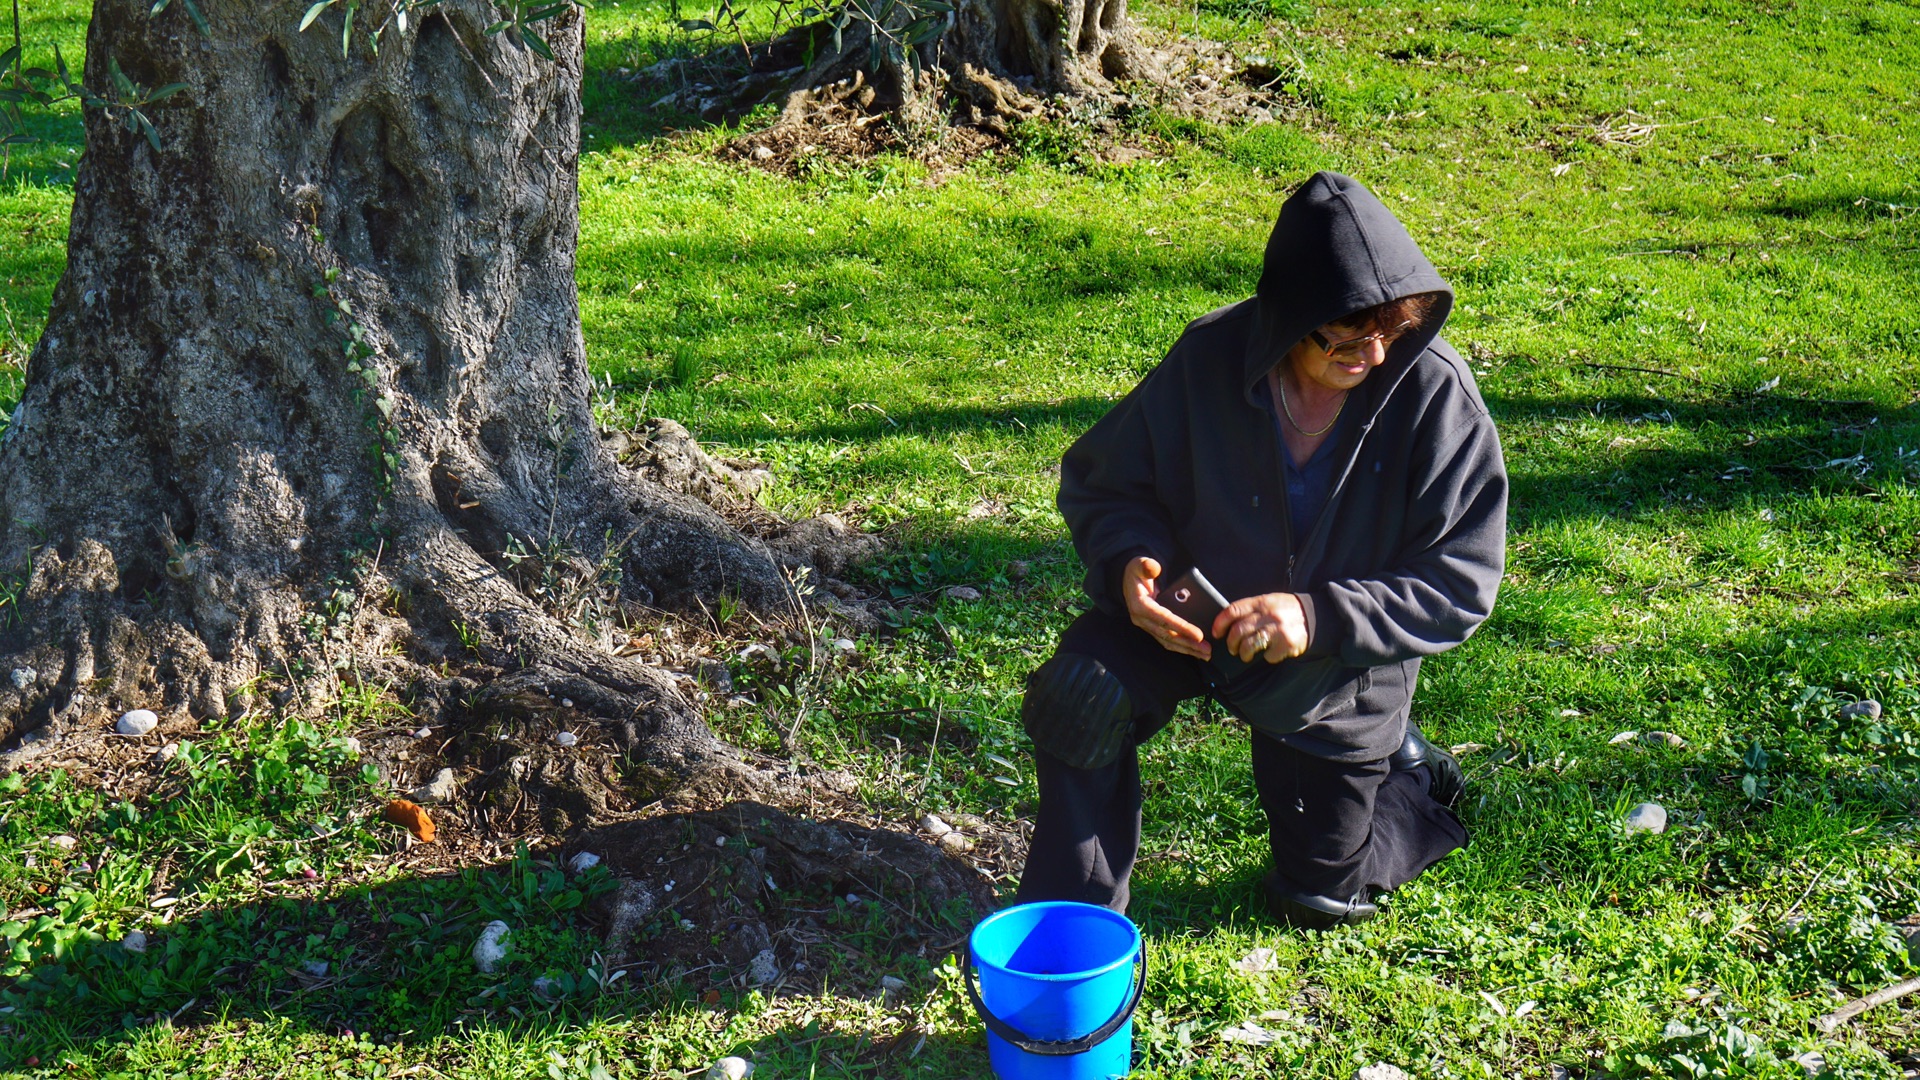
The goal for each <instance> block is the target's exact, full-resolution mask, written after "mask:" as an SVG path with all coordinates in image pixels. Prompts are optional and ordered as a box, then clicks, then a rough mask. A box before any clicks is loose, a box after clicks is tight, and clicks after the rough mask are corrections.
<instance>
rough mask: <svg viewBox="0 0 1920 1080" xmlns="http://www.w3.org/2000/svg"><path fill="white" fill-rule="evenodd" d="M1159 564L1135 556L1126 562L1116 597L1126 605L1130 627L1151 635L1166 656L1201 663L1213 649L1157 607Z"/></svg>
mask: <svg viewBox="0 0 1920 1080" xmlns="http://www.w3.org/2000/svg"><path fill="white" fill-rule="evenodd" d="M1159 577H1160V564H1159V563H1158V562H1157V561H1155V560H1153V559H1149V558H1147V557H1146V556H1145V555H1141V556H1137V557H1135V558H1133V559H1131V560H1129V561H1128V562H1127V568H1126V570H1125V572H1124V573H1123V574H1122V576H1121V579H1120V595H1121V597H1123V598H1124V599H1125V600H1126V602H1127V616H1128V617H1129V618H1130V619H1132V620H1133V625H1135V626H1137V627H1139V628H1140V629H1142V630H1145V631H1146V632H1147V633H1148V634H1150V635H1152V637H1153V640H1155V641H1157V642H1159V643H1160V647H1161V648H1163V649H1165V650H1167V651H1168V652H1177V653H1180V654H1181V655H1183V656H1191V657H1193V658H1195V659H1196V660H1205V659H1208V658H1209V657H1211V656H1212V655H1213V646H1212V645H1211V644H1210V643H1209V642H1208V641H1207V635H1206V634H1204V633H1202V632H1201V630H1200V628H1199V627H1197V626H1195V625H1193V624H1192V623H1190V622H1188V621H1187V620H1185V619H1183V618H1181V617H1180V616H1178V615H1175V614H1174V613H1173V612H1171V611H1168V610H1167V609H1166V608H1163V607H1161V606H1160V604H1159V603H1158V601H1157V600H1156V598H1157V597H1158V596H1159V595H1160V584H1159V581H1158V580H1157V579H1158V578H1159Z"/></svg>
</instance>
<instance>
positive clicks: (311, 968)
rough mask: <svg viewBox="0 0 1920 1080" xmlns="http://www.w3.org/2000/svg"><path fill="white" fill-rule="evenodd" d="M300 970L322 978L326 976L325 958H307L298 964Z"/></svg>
mask: <svg viewBox="0 0 1920 1080" xmlns="http://www.w3.org/2000/svg"><path fill="white" fill-rule="evenodd" d="M300 970H301V971H304V972H306V973H307V974H309V975H311V976H313V977H314V978H316V979H324V978H326V977H327V962H326V961H325V960H309V961H307V962H306V963H304V964H301V965H300Z"/></svg>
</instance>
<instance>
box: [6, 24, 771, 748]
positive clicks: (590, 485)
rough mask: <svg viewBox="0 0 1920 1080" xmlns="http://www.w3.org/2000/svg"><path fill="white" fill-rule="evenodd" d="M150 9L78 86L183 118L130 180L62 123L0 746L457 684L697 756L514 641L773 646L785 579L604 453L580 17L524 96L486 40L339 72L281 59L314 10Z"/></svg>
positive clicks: (444, 32)
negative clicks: (295, 678) (462, 670)
mask: <svg viewBox="0 0 1920 1080" xmlns="http://www.w3.org/2000/svg"><path fill="white" fill-rule="evenodd" d="M149 6H150V0H98V2H97V3H96V5H95V9H94V17H93V21H92V26H91V29H90V31H89V39H88V67H87V72H86V77H85V79H86V85H87V86H88V88H89V89H90V90H91V91H93V92H94V93H95V94H98V95H101V96H102V97H109V98H111V97H113V94H114V80H113V78H112V76H111V74H110V72H109V70H108V64H109V61H110V60H112V61H117V63H118V64H119V66H120V68H121V70H123V71H124V73H125V75H126V76H127V77H128V78H130V79H132V80H133V81H134V82H135V83H136V84H138V85H139V86H141V87H144V88H147V89H149V90H151V89H152V88H154V87H157V86H160V85H162V84H166V83H173V82H181V83H185V84H187V87H188V88H187V90H186V91H185V92H183V93H180V94H178V95H176V96H174V97H172V98H170V99H168V100H167V101H165V102H163V103H158V104H155V105H153V106H151V107H149V109H148V110H147V114H148V115H149V116H150V117H151V119H152V122H153V124H154V125H155V127H156V129H157V134H158V137H159V140H160V148H159V149H158V150H157V151H156V150H155V149H154V147H153V146H151V145H150V144H149V142H148V140H147V138H146V137H145V136H144V135H143V134H142V133H140V132H138V131H135V130H129V129H128V127H127V126H126V124H125V123H124V122H123V121H124V119H125V114H124V113H123V112H116V111H114V110H97V109H90V110H88V113H87V118H86V128H87V149H86V154H85V157H84V158H83V160H82V163H81V166H80V168H79V171H78V174H77V176H76V180H75V191H74V206H73V220H72V230H71V238H70V241H69V251H68V262H67V269H66V273H65V276H64V277H63V278H62V280H61V282H60V284H59V286H58V287H57V289H56V291H55V293H54V300H53V306H52V311H51V314H50V316H49V319H48V322H47V327H46V331H45V334H44V336H43V337H42V339H41V340H40V342H39V344H38V346H37V347H36V349H35V350H34V353H33V356H32V359H31V362H30V363H29V366H28V369H27V386H26V391H25V395H24V397H23V399H22V401H21V404H20V406H19V411H18V412H17V414H16V416H15V420H14V422H13V424H12V425H11V426H10V427H8V429H7V431H6V436H5V441H4V443H0V573H12V574H16V575H26V576H27V579H28V581H27V589H26V603H25V606H24V619H23V620H18V621H16V623H15V624H14V625H12V626H11V627H5V628H0V744H4V743H5V742H6V741H7V740H9V739H11V738H12V737H14V736H16V735H18V734H20V733H22V732H28V731H31V730H34V729H39V728H43V727H44V728H45V731H44V733H43V734H45V735H57V734H59V733H60V732H62V731H64V730H68V729H70V728H72V727H74V726H76V725H87V724H103V723H106V722H108V721H109V719H110V718H111V717H112V716H114V715H116V714H117V712H118V710H121V709H124V708H128V707H132V706H136V705H138V706H146V707H151V708H156V709H159V710H161V711H163V712H164V711H166V710H168V709H173V710H176V711H177V710H179V709H187V710H190V711H191V712H193V713H194V714H196V715H199V716H202V717H206V716H218V715H222V714H224V713H225V712H226V711H227V710H228V708H229V705H230V695H232V694H234V693H235V692H236V691H237V690H240V689H241V688H244V687H246V686H247V685H248V684H249V682H250V680H254V679H255V678H256V677H258V676H260V675H262V674H265V673H276V672H278V673H297V672H298V670H299V669H300V665H302V664H303V663H308V662H310V661H312V659H313V658H314V657H316V656H317V655H322V654H324V655H325V656H326V657H327V658H328V659H329V660H335V661H342V662H344V658H346V657H348V656H351V657H353V658H354V661H355V663H356V665H361V666H362V667H361V670H371V671H374V672H376V673H379V674H381V675H383V676H384V677H387V678H393V679H400V678H408V679H411V680H413V681H414V682H415V683H416V685H417V687H418V688H420V690H421V692H422V693H424V694H425V695H426V696H427V697H429V698H432V697H434V695H435V694H436V693H437V692H438V691H436V690H435V689H434V686H435V684H436V682H437V681H438V682H446V680H438V679H437V676H436V675H435V674H434V673H433V668H432V666H433V665H436V664H439V663H440V662H441V661H444V660H446V659H448V658H449V657H467V658H470V659H471V658H474V657H475V654H477V659H478V660H479V661H481V662H482V663H483V664H484V665H486V666H487V667H489V669H490V670H492V671H495V672H497V673H498V678H496V679H494V680H493V681H492V683H491V684H490V686H489V687H488V688H487V689H486V690H484V691H483V692H482V696H485V695H487V694H491V695H493V696H494V697H495V699H496V700H497V701H502V702H510V701H524V700H527V699H528V698H529V696H532V697H535V698H540V697H543V696H544V697H550V698H553V699H555V700H558V699H560V698H561V696H562V695H565V698H566V699H567V701H568V704H569V706H570V707H572V708H575V709H577V710H579V711H580V712H582V713H585V714H587V715H588V716H589V717H591V718H595V719H599V720H602V721H604V722H606V723H608V724H611V725H614V726H615V727H616V728H618V730H619V731H620V733H621V738H622V740H623V742H624V743H625V744H626V746H627V747H628V748H629V749H631V750H633V751H635V752H638V753H640V754H642V755H643V756H649V757H653V758H657V759H659V760H661V761H663V762H667V763H669V764H670V765H678V764H685V763H687V762H689V761H691V760H692V759H694V758H698V757H701V756H703V755H711V754H713V753H714V752H715V751H716V750H717V749H718V744H717V743H716V742H715V740H714V739H713V737H712V736H711V734H710V733H709V732H708V730H707V728H706V726H705V725H704V723H703V722H702V721H701V719H700V717H699V715H698V712H697V710H696V709H695V708H694V707H693V705H692V704H691V703H690V702H689V701H688V700H687V699H686V697H685V696H683V695H682V694H681V693H680V692H678V691H677V690H676V689H675V684H674V683H673V681H672V680H670V679H669V678H668V677H667V676H666V675H665V674H663V673H662V672H660V671H657V670H653V669H650V668H647V667H645V666H643V665H641V664H639V663H637V662H635V661H633V660H631V659H621V658H619V657H616V656H614V655H612V654H611V653H609V652H608V651H606V650H605V649H603V648H597V647H595V645H594V643H593V642H592V641H591V640H589V639H588V637H586V636H584V635H583V634H582V633H581V632H579V629H578V627H576V626H574V625H570V624H569V620H568V619H567V618H566V617H565V613H564V612H563V613H560V614H559V616H558V617H556V612H555V611H554V610H553V608H554V606H555V605H553V604H552V603H547V604H546V605H545V606H544V607H543V604H542V601H543V600H544V601H552V600H554V599H555V596H554V594H555V592H556V587H555V585H554V583H555V582H556V581H559V582H562V583H563V584H567V585H568V587H569V588H572V589H574V590H575V591H576V592H577V594H578V595H579V596H582V597H585V596H586V595H587V594H588V593H590V592H591V588H592V586H593V585H595V584H596V583H606V584H609V585H611V586H612V587H613V588H615V589H617V595H618V597H619V600H620V602H621V603H623V604H624V605H626V607H627V610H629V611H634V610H637V607H636V606H643V607H644V606H663V607H669V608H673V607H680V608H687V607H691V606H693V605H694V604H695V603H696V602H697V601H698V600H699V599H700V598H703V597H704V598H712V597H714V596H717V595H719V594H721V593H728V594H731V595H732V596H734V597H736V598H738V599H740V600H743V601H744V602H746V603H747V604H748V605H749V606H751V607H755V608H758V609H761V610H777V609H779V608H781V607H782V606H784V605H788V604H790V603H791V602H792V591H791V588H790V585H789V582H788V579H787V577H786V576H785V575H784V573H783V566H790V565H792V564H794V563H795V562H796V561H798V560H799V558H800V557H801V556H799V555H796V554H795V552H796V551H797V550H798V549H797V548H795V547H794V546H793V545H792V544H789V545H788V546H787V548H786V550H785V551H784V552H777V551H776V550H775V548H776V547H778V539H779V538H778V537H777V536H776V537H774V540H775V545H774V546H773V547H770V546H769V544H768V543H766V542H763V540H759V539H749V538H747V537H745V536H743V535H742V534H740V533H739V532H737V531H736V530H735V529H734V528H732V527H731V526H730V525H728V523H727V521H726V520H724V519H723V518H722V517H721V516H720V515H719V514H718V513H716V512H715V511H714V510H713V509H712V508H710V507H709V506H707V505H704V504H703V503H701V502H700V501H698V500H696V499H693V498H689V497H686V496H685V495H683V494H680V493H676V492H674V491H670V490H668V489H667V488H666V487H664V486H662V485H661V484H659V483H655V482H653V481H650V480H648V479H646V478H644V477H643V476H641V475H639V474H638V473H635V472H633V471H630V470H628V469H626V468H624V467H623V466H622V465H621V464H620V463H619V462H618V461H617V460H615V458H614V456H613V454H612V453H610V452H609V450H608V449H607V447H606V446H605V445H603V441H602V439H601V437H600V436H599V434H598V433H597V431H596V429H595V425H594V420H593V415H592V411H591V403H590V393H589V378H588V372H587V365H586V361H585V355H584V349H583V345H582V340H581V333H580V319H579V312H578V306H577V296H576V292H575V284H574V250H575V243H576V233H577V215H578V197H577V191H576V183H575V181H576V166H577V160H576V159H577V152H578V130H579V119H580V98H579V85H580V58H581V52H582V50H581V27H580V17H579V14H578V12H574V11H570V12H569V13H568V14H566V15H563V16H561V17H560V18H558V19H556V20H553V21H550V22H546V23H542V24H540V28H541V31H542V33H544V34H545V35H546V36H547V37H548V39H549V40H550V41H551V44H552V47H553V50H554V52H555V54H556V56H557V60H554V61H550V60H547V59H545V58H543V57H540V56H538V55H536V54H534V53H533V52H532V51H530V50H529V49H527V48H525V47H521V46H518V45H516V44H514V43H512V42H510V41H509V40H508V38H507V36H505V35H499V36H488V35H487V34H486V33H485V28H486V27H487V26H488V25H489V23H490V22H492V20H493V19H494V18H495V13H494V9H493V7H492V5H490V4H488V3H485V2H480V0H451V2H448V3H443V4H441V5H439V6H438V7H437V8H435V9H433V12H432V14H430V15H428V16H427V17H426V18H424V19H419V20H417V21H415V22H414V23H413V24H412V25H411V26H409V27H408V28H407V29H406V30H405V31H404V32H403V31H401V30H399V29H397V28H394V29H390V30H389V31H388V32H387V33H386V34H385V36H384V37H383V38H382V40H381V41H380V42H379V49H378V53H377V55H376V54H375V53H373V52H372V51H370V50H369V49H368V48H367V46H366V37H365V34H364V33H362V34H361V36H360V37H359V39H357V40H356V41H355V42H354V43H353V45H352V48H351V50H350V55H348V56H346V57H343V56H342V49H341V22H340V19H341V15H340V13H339V12H338V11H333V12H329V13H328V14H327V15H325V16H323V17H322V18H321V19H320V20H319V21H318V22H317V23H316V24H315V25H314V26H313V27H312V28H311V29H310V30H309V31H308V32H306V33H304V34H303V33H298V32H296V27H297V25H298V23H299V20H300V18H301V15H302V13H303V11H304V10H305V8H306V4H305V2H304V0H292V2H286V0H200V8H201V9H202V10H203V11H204V12H205V14H206V16H207V19H208V22H209V24H210V25H211V27H212V33H211V35H210V36H205V35H202V34H201V33H199V32H198V31H196V30H195V28H194V26H193V24H192V22H191V21H190V20H189V17H188V13H187V12H186V11H185V10H184V5H181V4H174V5H172V6H171V7H169V8H168V9H167V10H166V11H165V12H163V13H161V14H160V15H158V16H153V17H149V15H148V7H149ZM363 30H364V26H363ZM682 449H685V448H682ZM692 453H693V454H694V455H696V456H698V451H697V448H694V449H693V450H692ZM523 555H524V556H530V557H521V556H523ZM580 602H581V603H585V602H586V601H585V600H581V601H580ZM440 670H441V671H444V670H445V669H444V668H441V669H440ZM460 685H461V686H471V684H470V683H461V684H460ZM442 696H444V695H442ZM48 725H50V726H48Z"/></svg>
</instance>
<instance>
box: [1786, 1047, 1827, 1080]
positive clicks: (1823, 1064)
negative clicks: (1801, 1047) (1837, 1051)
mask: <svg viewBox="0 0 1920 1080" xmlns="http://www.w3.org/2000/svg"><path fill="white" fill-rule="evenodd" d="M1791 1060H1792V1061H1793V1063H1794V1064H1795V1065H1798V1066H1800V1068H1801V1069H1802V1070H1803V1071H1804V1072H1805V1073H1806V1074H1807V1077H1808V1080H1812V1078H1813V1077H1816V1076H1819V1075H1820V1074H1821V1073H1824V1072H1826V1071H1827V1055H1825V1054H1823V1053H1821V1052H1820V1051H1818V1050H1809V1051H1807V1052H1806V1053H1804V1054H1800V1055H1798V1056H1797V1057H1794V1058H1792V1059H1791Z"/></svg>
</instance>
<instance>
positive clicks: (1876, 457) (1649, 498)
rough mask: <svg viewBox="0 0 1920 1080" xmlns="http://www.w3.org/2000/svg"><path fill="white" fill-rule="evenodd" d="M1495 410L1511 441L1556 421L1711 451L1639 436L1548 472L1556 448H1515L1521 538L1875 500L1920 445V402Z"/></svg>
mask: <svg viewBox="0 0 1920 1080" xmlns="http://www.w3.org/2000/svg"><path fill="white" fill-rule="evenodd" d="M1487 402H1488V407H1489V408H1490V409H1492V410H1493V413H1494V417H1495V420H1496V422H1497V423H1499V424H1500V425H1501V426H1502V430H1503V432H1504V434H1505V435H1506V436H1507V438H1508V439H1509V441H1516V440H1519V439H1529V440H1536V441H1537V440H1538V439H1539V437H1540V436H1541V435H1542V434H1547V435H1548V437H1551V436H1550V431H1551V428H1552V426H1553V425H1554V424H1555V423H1557V422H1588V421H1593V420H1596V419H1605V420H1609V421H1612V422H1614V423H1621V422H1624V423H1625V424H1627V425H1630V426H1632V427H1641V428H1644V429H1645V430H1646V431H1648V432H1650V433H1658V432H1660V431H1662V430H1663V429H1666V428H1678V429H1681V430H1684V431H1686V432H1688V433H1689V434H1690V435H1691V436H1693V437H1694V439H1695V441H1696V442H1698V443H1702V444H1705V445H1697V446H1692V447H1688V448H1685V449H1676V448H1671V447H1663V446H1647V447H1638V446H1635V445H1633V444H1632V440H1634V439H1635V438H1636V434H1637V433H1632V432H1626V433H1622V438H1621V439H1617V440H1616V444H1615V445H1614V446H1613V447H1609V448H1608V449H1607V450H1605V451H1601V452H1598V453H1595V452H1592V451H1589V450H1583V451H1581V453H1580V456H1581V458H1582V459H1583V460H1586V461H1591V462H1593V465H1592V467H1586V468H1580V469H1578V470H1567V469H1564V468H1555V467H1552V465H1551V464H1548V463H1550V462H1552V460H1553V457H1554V456H1555V455H1553V454H1552V453H1551V452H1546V453H1541V452H1533V451H1531V449H1530V450H1529V452H1524V453H1514V452H1512V451H1511V450H1510V451H1509V453H1508V459H1507V467H1508V470H1509V474H1510V478H1511V482H1512V506H1511V509H1510V511H1509V516H1510V518H1511V521H1512V524H1513V527H1514V528H1515V529H1516V530H1520V529H1527V528H1533V527H1538V526H1541V525H1547V524H1552V523H1556V522H1560V521H1566V520H1572V519H1583V518H1613V517H1620V516H1624V515H1631V514H1635V513H1640V512H1653V511H1659V512H1667V513H1671V512H1675V511H1681V512H1686V513H1714V512H1719V511H1723V510H1727V509H1730V508H1735V507H1740V506H1745V505H1750V504H1752V503H1754V502H1755V501H1758V500H1768V499H1779V498H1783V497H1784V498H1788V499H1794V498H1813V497H1821V496H1833V495H1844V494H1855V495H1864V496H1867V497H1869V498H1874V497H1878V496H1879V494H1880V487H1881V486H1884V485H1886V484H1889V483H1892V484H1899V483H1903V482H1904V479H1903V478H1902V477H1901V475H1900V473H1899V472H1898V466H1897V465H1896V464H1895V462H1896V460H1897V458H1898V455H1899V452H1900V451H1901V450H1902V449H1904V450H1908V451H1911V450H1912V449H1914V446H1915V445H1920V444H1916V440H1920V406H1915V405H1906V406H1904V407H1901V408H1897V409H1887V408H1885V407H1883V406H1881V405H1879V404H1878V403H1875V402H1871V401H1806V400H1800V399H1795V398H1790V397H1772V396H1767V397H1745V398H1711V397H1706V398H1694V399H1688V398H1682V397H1678V396H1676V397H1673V398H1666V397H1652V396H1645V395H1609V394H1595V395H1593V396H1590V397H1586V398H1529V397H1512V396H1503V395H1499V394H1488V395H1487ZM1657 438H1658V436H1657V435H1656V436H1655V439H1656V440H1657ZM1649 441H1655V440H1649ZM1896 444H1899V445H1896Z"/></svg>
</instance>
